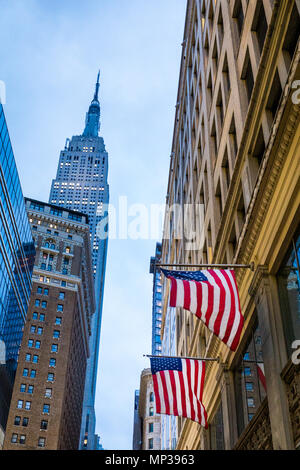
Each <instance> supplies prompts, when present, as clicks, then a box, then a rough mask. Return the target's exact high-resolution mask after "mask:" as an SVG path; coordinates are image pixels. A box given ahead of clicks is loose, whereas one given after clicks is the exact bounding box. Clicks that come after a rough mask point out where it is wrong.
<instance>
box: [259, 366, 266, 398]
mask: <svg viewBox="0 0 300 470" xmlns="http://www.w3.org/2000/svg"><path fill="white" fill-rule="evenodd" d="M257 371H258V377H259V380H260V381H261V383H262V386H263V387H264V389H265V391H267V384H266V377H265V374H264V373H263V371H262V370H261V368H260V367H259V364H257Z"/></svg>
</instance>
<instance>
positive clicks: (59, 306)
mask: <svg viewBox="0 0 300 470" xmlns="http://www.w3.org/2000/svg"><path fill="white" fill-rule="evenodd" d="M57 311H58V312H63V311H64V306H63V305H62V304H58V305H57Z"/></svg>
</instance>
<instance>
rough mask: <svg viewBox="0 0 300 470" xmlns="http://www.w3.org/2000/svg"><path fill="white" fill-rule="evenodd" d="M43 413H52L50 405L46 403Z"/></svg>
mask: <svg viewBox="0 0 300 470" xmlns="http://www.w3.org/2000/svg"><path fill="white" fill-rule="evenodd" d="M43 413H46V414H49V413H50V405H48V404H47V403H44V405H43Z"/></svg>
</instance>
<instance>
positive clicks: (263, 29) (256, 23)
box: [252, 2, 268, 53]
mask: <svg viewBox="0 0 300 470" xmlns="http://www.w3.org/2000/svg"><path fill="white" fill-rule="evenodd" d="M267 30H268V23H267V20H266V15H265V9H264V4H263V2H257V7H256V11H255V14H254V20H253V23H252V31H255V32H256V37H257V42H258V45H259V50H260V53H262V50H263V47H264V42H265V39H266V34H267Z"/></svg>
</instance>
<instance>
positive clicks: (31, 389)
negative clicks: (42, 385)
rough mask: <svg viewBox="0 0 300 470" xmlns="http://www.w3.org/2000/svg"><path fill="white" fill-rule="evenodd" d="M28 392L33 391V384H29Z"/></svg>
mask: <svg viewBox="0 0 300 470" xmlns="http://www.w3.org/2000/svg"><path fill="white" fill-rule="evenodd" d="M27 393H31V394H32V393H33V385H28V389H27Z"/></svg>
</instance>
